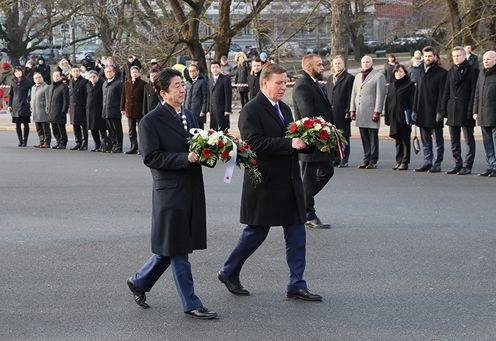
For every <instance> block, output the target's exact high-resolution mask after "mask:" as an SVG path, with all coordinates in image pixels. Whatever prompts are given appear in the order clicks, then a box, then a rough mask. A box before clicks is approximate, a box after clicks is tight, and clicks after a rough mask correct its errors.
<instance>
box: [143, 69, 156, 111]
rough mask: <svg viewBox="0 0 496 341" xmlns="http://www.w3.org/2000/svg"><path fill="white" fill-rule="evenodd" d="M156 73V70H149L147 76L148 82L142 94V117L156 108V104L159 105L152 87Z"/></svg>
mask: <svg viewBox="0 0 496 341" xmlns="http://www.w3.org/2000/svg"><path fill="white" fill-rule="evenodd" d="M158 72H159V71H158V70H150V72H149V74H148V78H149V79H150V81H149V82H148V83H146V84H145V89H144V94H143V115H146V114H148V113H149V112H150V111H152V110H153V109H155V108H156V107H157V104H158V103H159V100H158V94H157V90H156V89H155V86H154V85H153V82H154V81H155V78H156V77H157V74H158Z"/></svg>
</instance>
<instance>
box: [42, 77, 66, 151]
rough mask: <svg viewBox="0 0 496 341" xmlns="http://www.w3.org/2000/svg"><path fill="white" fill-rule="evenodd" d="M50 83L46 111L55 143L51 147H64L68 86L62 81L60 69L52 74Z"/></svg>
mask: <svg viewBox="0 0 496 341" xmlns="http://www.w3.org/2000/svg"><path fill="white" fill-rule="evenodd" d="M52 80H53V82H52V84H51V85H50V88H49V89H48V98H47V112H48V120H49V121H50V123H51V124H52V131H53V136H54V137H55V140H56V141H57V144H56V145H55V146H53V147H52V149H65V148H66V146H67V131H66V129H65V124H66V123H67V111H68V110H69V88H68V87H67V85H66V84H65V83H64V81H63V78H62V75H61V73H60V71H55V72H54V73H53V75H52Z"/></svg>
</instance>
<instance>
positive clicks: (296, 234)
mask: <svg viewBox="0 0 496 341" xmlns="http://www.w3.org/2000/svg"><path fill="white" fill-rule="evenodd" d="M283 228H284V239H285V241H286V261H287V263H288V267H289V284H288V291H294V290H297V289H304V288H306V287H307V283H306V282H305V280H304V279H303V272H304V271H305V246H306V232H305V227H304V226H303V224H294V225H288V226H283ZM269 230H270V227H269V226H250V225H248V226H246V228H245V229H244V230H243V233H242V234H241V237H240V238H239V240H238V243H237V244H236V246H235V247H234V250H232V252H231V254H230V255H229V257H228V258H227V260H226V262H225V263H224V266H223V267H222V269H221V270H220V272H221V274H222V275H223V276H225V277H227V278H229V279H230V280H231V281H234V282H238V281H239V273H240V272H241V268H242V267H243V264H244V263H245V261H246V260H247V259H248V258H249V257H250V256H251V255H252V254H253V253H254V252H255V251H256V250H257V249H258V247H259V246H260V245H262V243H263V241H264V240H265V238H267V234H268V233H269Z"/></svg>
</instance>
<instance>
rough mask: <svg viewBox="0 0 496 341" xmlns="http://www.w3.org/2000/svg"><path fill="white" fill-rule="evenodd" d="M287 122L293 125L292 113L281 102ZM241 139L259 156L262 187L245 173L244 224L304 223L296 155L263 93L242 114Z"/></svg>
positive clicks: (242, 207)
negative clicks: (253, 183)
mask: <svg viewBox="0 0 496 341" xmlns="http://www.w3.org/2000/svg"><path fill="white" fill-rule="evenodd" d="M279 107H280V109H281V112H282V114H283V116H284V119H285V120H286V122H287V123H288V124H289V123H291V122H293V116H292V114H291V109H289V107H288V106H287V105H286V104H284V103H283V102H279ZM238 127H239V130H240V132H241V138H242V139H243V140H245V141H248V143H249V144H250V146H251V148H252V149H253V150H254V151H255V152H256V153H257V166H258V169H259V171H260V173H261V174H262V183H261V184H259V185H257V187H256V188H254V187H253V186H252V183H251V180H250V178H249V177H248V175H247V173H246V172H245V176H244V180H243V191H242V194H241V217H240V221H241V223H242V224H248V225H255V226H283V225H290V224H295V223H303V222H304V221H305V220H304V219H305V203H304V198H303V185H302V182H301V176H300V164H299V162H298V154H297V152H296V151H295V150H294V149H293V148H291V139H290V138H286V137H284V136H285V134H286V127H285V126H284V125H283V124H282V122H281V119H280V118H279V115H278V114H277V113H276V110H275V109H274V107H273V106H272V104H271V102H270V101H269V100H268V99H267V97H265V95H264V94H263V93H262V92H259V93H258V95H257V96H256V97H255V98H254V99H253V100H251V101H250V102H248V103H247V104H246V105H245V106H244V107H243V109H241V112H240V114H239V120H238Z"/></svg>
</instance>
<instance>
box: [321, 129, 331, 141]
mask: <svg viewBox="0 0 496 341" xmlns="http://www.w3.org/2000/svg"><path fill="white" fill-rule="evenodd" d="M327 137H329V133H327V131H326V130H324V129H322V130H321V131H319V138H320V139H321V140H325V139H327Z"/></svg>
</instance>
